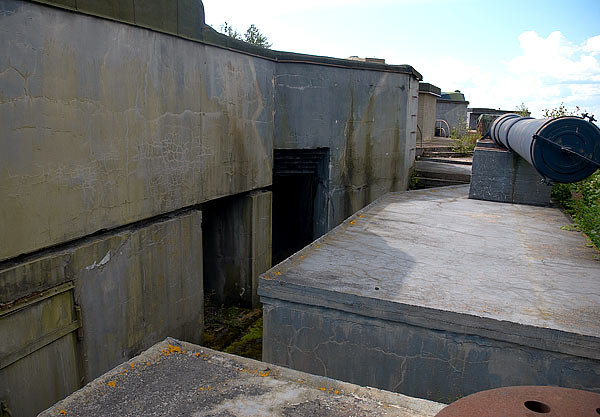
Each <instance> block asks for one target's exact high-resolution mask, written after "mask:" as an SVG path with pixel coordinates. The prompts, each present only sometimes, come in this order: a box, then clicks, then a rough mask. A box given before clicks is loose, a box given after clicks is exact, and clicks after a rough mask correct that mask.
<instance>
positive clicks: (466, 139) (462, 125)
mask: <svg viewBox="0 0 600 417" xmlns="http://www.w3.org/2000/svg"><path fill="white" fill-rule="evenodd" d="M450 138H452V139H454V143H453V144H452V146H451V149H452V151H453V152H459V153H461V154H463V155H470V154H472V153H473V150H474V149H475V145H476V143H477V141H478V140H479V139H480V138H481V135H480V134H479V133H477V131H473V130H467V122H465V120H464V119H461V121H460V122H459V123H458V127H453V128H452V131H451V132H450Z"/></svg>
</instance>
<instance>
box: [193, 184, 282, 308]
mask: <svg viewBox="0 0 600 417" xmlns="http://www.w3.org/2000/svg"><path fill="white" fill-rule="evenodd" d="M271 201H272V194H271V192H270V191H252V192H250V193H247V194H242V195H236V196H232V197H226V198H221V199H219V200H215V201H212V202H209V203H206V204H204V207H203V210H204V223H203V240H204V242H205V246H204V285H205V291H206V293H207V294H209V295H211V296H213V297H214V299H215V301H216V302H218V303H224V304H242V305H246V306H250V305H252V306H255V307H256V306H258V305H259V302H260V301H259V298H258V296H257V294H256V291H257V288H258V276H259V275H260V274H262V273H263V272H265V271H266V270H268V269H269V268H270V267H271Z"/></svg>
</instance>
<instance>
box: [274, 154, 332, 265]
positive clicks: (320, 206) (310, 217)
mask: <svg viewBox="0 0 600 417" xmlns="http://www.w3.org/2000/svg"><path fill="white" fill-rule="evenodd" d="M272 191H273V265H276V264H278V263H279V262H281V261H283V260H284V259H285V258H287V257H289V256H290V255H292V254H294V253H295V252H297V251H298V250H300V249H302V248H303V247H304V246H306V245H308V244H309V243H311V242H312V241H314V240H315V239H317V238H318V237H320V236H321V235H323V234H324V233H325V232H327V227H328V200H329V198H328V196H329V148H317V149H275V150H274V167H273V188H272Z"/></svg>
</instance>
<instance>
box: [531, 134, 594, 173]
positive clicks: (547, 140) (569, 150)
mask: <svg viewBox="0 0 600 417" xmlns="http://www.w3.org/2000/svg"><path fill="white" fill-rule="evenodd" d="M533 139H540V140H543V141H544V142H548V143H551V144H552V145H554V146H558V147H559V148H560V150H561V151H563V152H567V153H570V154H571V155H575V156H578V157H580V158H582V159H585V160H586V161H588V162H591V163H592V164H594V165H597V166H599V167H600V162H596V161H594V160H593V159H590V158H588V157H587V156H585V155H581V154H580V153H577V152H575V151H574V150H573V149H571V148H569V147H567V146H562V145H561V144H560V143H556V142H553V141H551V140H550V139H548V138H545V137H543V136H540V135H533Z"/></svg>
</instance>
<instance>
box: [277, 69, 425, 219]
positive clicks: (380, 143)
mask: <svg viewBox="0 0 600 417" xmlns="http://www.w3.org/2000/svg"><path fill="white" fill-rule="evenodd" d="M417 90H418V80H417V79H416V78H414V77H413V76H412V75H409V74H400V73H391V72H377V71H353V70H350V69H345V68H334V67H319V66H315V65H311V64H300V63H294V64H279V65H278V67H277V73H276V77H275V94H276V95H275V144H274V146H275V148H281V149H307V148H322V147H326V148H329V149H330V158H331V161H330V168H329V169H330V172H329V193H330V197H329V204H330V206H329V221H328V222H329V229H331V228H332V227H334V226H335V225H337V224H339V223H340V222H341V221H342V220H343V219H345V218H346V217H348V216H349V215H351V214H352V213H354V212H356V211H357V210H359V209H360V208H362V207H364V206H365V205H367V204H368V203H370V202H371V201H373V200H374V199H375V198H377V197H379V196H380V195H382V194H384V193H386V192H388V191H397V190H404V189H406V186H407V184H408V180H409V170H410V168H411V167H412V165H413V163H414V159H415V141H416V123H417V106H418V103H417V100H418V98H417Z"/></svg>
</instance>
